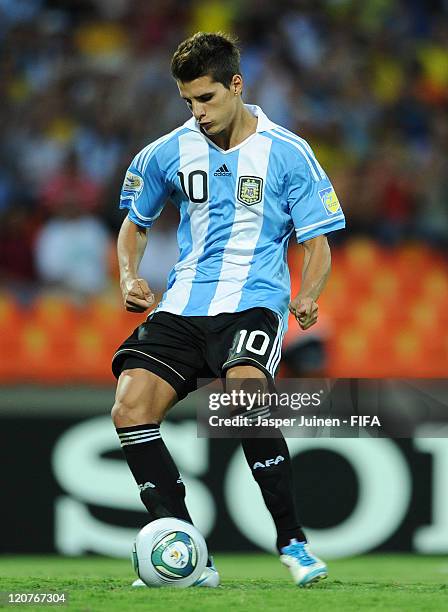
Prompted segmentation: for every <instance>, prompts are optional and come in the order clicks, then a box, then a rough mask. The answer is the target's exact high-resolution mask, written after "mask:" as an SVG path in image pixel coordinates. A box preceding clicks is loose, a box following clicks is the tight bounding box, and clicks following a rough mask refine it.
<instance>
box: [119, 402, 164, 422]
mask: <svg viewBox="0 0 448 612" xmlns="http://www.w3.org/2000/svg"><path fill="white" fill-rule="evenodd" d="M111 416H112V421H113V423H114V425H115V426H116V427H130V426H132V425H140V424H141V423H151V424H159V423H161V422H162V419H163V416H162V415H159V414H156V413H154V411H153V410H151V407H150V406H149V405H148V404H146V403H141V402H130V401H128V400H127V399H126V398H117V399H116V400H115V403H114V405H113V406H112V410H111Z"/></svg>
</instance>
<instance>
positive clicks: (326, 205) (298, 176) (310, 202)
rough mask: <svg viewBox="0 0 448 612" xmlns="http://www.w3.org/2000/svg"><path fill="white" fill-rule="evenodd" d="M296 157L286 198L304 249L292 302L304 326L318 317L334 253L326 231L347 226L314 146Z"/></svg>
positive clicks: (302, 326)
mask: <svg viewBox="0 0 448 612" xmlns="http://www.w3.org/2000/svg"><path fill="white" fill-rule="evenodd" d="M306 151H307V154H306V155H304V156H302V157H299V158H297V159H296V160H295V163H296V165H295V166H294V168H293V169H292V170H291V171H290V172H289V173H288V176H287V200H288V204H289V210H290V214H291V218H292V221H293V223H294V228H295V232H296V236H297V241H298V242H299V243H300V244H302V245H303V247H304V249H305V257H304V262H303V269H302V270H303V271H302V283H301V287H300V291H299V293H298V295H297V296H295V297H294V299H293V300H292V301H291V303H290V304H289V310H290V311H291V312H292V313H293V315H294V316H295V317H296V319H297V321H298V323H299V325H300V327H301V328H302V329H304V330H305V329H308V328H309V327H311V326H312V325H314V324H315V323H316V321H317V317H318V312H319V309H318V306H317V299H318V297H319V295H320V294H321V292H322V290H323V288H324V286H325V283H326V281H327V279H328V276H329V274H330V269H331V253H330V247H329V246H328V242H327V238H326V234H328V233H330V232H333V231H335V230H339V229H342V228H344V227H345V217H344V213H343V212H342V209H341V205H340V203H339V200H338V198H337V195H336V193H335V191H334V189H333V185H332V184H331V183H330V181H329V179H328V177H327V175H326V174H325V172H324V170H323V169H322V168H321V166H320V165H319V163H318V162H317V160H316V158H315V157H314V155H313V153H312V151H311V149H306Z"/></svg>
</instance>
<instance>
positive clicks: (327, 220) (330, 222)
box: [287, 160, 345, 242]
mask: <svg viewBox="0 0 448 612" xmlns="http://www.w3.org/2000/svg"><path fill="white" fill-rule="evenodd" d="M310 163H311V162H310ZM313 170H314V171H313ZM287 185H288V187H287V200H288V205H289V210H290V213H291V218H292V220H293V223H294V228H295V231H296V236H297V242H305V241H306V240H310V239H311V238H315V237H316V236H320V235H322V234H328V233H329V232H333V231H335V230H338V229H343V228H344V227H345V217H344V213H343V212H342V208H341V205H340V203H339V200H338V197H337V195H336V193H335V190H334V189H333V186H332V184H331V183H330V181H329V180H328V177H327V176H326V175H325V173H324V172H323V171H320V172H317V171H316V168H314V167H313V169H311V168H310V167H309V164H308V163H307V161H306V160H303V163H300V164H298V165H297V166H296V167H294V168H293V169H292V170H291V171H290V172H289V173H288V175H287Z"/></svg>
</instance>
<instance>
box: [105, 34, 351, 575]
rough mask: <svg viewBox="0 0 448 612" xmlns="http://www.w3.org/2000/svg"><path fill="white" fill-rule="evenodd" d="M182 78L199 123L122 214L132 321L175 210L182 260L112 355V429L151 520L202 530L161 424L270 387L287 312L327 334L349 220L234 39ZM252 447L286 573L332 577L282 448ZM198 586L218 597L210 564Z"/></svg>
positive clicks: (150, 157)
mask: <svg viewBox="0 0 448 612" xmlns="http://www.w3.org/2000/svg"><path fill="white" fill-rule="evenodd" d="M171 71H172V74H173V76H174V78H175V80H176V82H177V86H178V89H179V92H180V95H181V97H182V98H183V99H184V100H185V102H186V104H187V106H188V108H189V109H190V110H191V112H192V115H193V116H192V118H191V119H190V120H188V121H187V122H186V123H184V124H183V125H181V126H179V127H178V128H176V129H175V130H173V131H172V132H170V133H169V134H166V135H165V136H162V137H161V138H159V139H158V140H156V141H155V142H153V143H151V144H149V145H148V146H147V147H145V148H144V149H143V150H142V151H140V153H138V154H137V155H136V157H135V158H134V160H133V161H132V163H131V165H130V166H129V169H128V171H127V173H126V176H125V179H124V184H123V188H122V193H121V203H120V206H121V208H126V209H128V215H127V217H126V219H125V220H124V222H123V225H122V227H121V229H120V233H119V237H118V259H119V265H120V274H121V280H120V285H121V290H122V293H123V299H124V303H125V307H126V309H127V310H130V311H132V312H144V311H146V310H147V309H148V308H151V306H152V305H153V301H154V297H153V294H152V291H151V289H150V288H149V286H148V284H147V282H146V281H145V280H144V279H142V278H139V274H138V267H139V262H140V260H141V257H142V254H143V252H144V249H145V246H146V243H147V239H148V233H149V229H150V228H151V226H152V224H153V223H154V221H155V220H156V219H157V217H158V216H159V215H160V213H161V211H162V209H163V206H164V204H165V201H166V200H167V199H168V198H169V199H170V200H171V201H172V202H173V203H174V204H175V205H176V206H177V208H178V209H179V213H180V223H179V228H178V232H177V236H178V242H179V250H180V256H179V261H178V262H177V264H176V265H175V266H174V268H173V270H172V272H171V273H170V275H169V278H168V284H167V287H168V288H167V291H166V292H165V293H164V295H163V298H162V300H161V302H160V304H159V305H158V306H157V308H155V309H154V310H152V312H151V313H150V314H149V316H148V318H147V320H146V322H145V323H143V324H141V325H140V326H139V327H138V328H137V329H136V330H135V331H134V333H133V334H132V335H131V336H130V337H129V338H128V339H127V340H126V341H125V342H124V343H123V344H122V345H121V347H120V348H119V349H118V351H117V352H116V354H115V355H114V358H113V371H114V374H115V375H116V376H117V378H118V386H117V393H116V401H115V404H114V407H113V410H112V417H113V422H114V424H115V427H116V430H117V433H118V437H119V439H120V442H121V445H122V448H123V451H124V455H125V457H126V460H127V462H128V465H129V468H130V470H131V471H132V474H133V476H134V478H135V480H136V482H137V484H138V486H139V489H140V495H141V499H142V501H143V504H144V505H145V506H146V508H147V510H148V512H149V515H150V520H154V519H156V518H161V517H164V516H175V517H178V518H181V519H184V520H186V521H191V518H190V515H189V513H188V510H187V507H186V505H185V488H184V485H183V483H182V478H181V477H180V475H179V472H178V470H177V468H176V465H175V463H174V461H173V459H172V457H171V455H170V453H169V451H168V449H167V447H166V446H165V444H164V442H163V440H162V437H161V434H160V430H159V426H160V423H161V422H162V420H163V418H164V416H165V414H166V413H167V411H168V410H169V409H170V408H171V407H172V406H173V405H174V404H175V403H176V402H177V401H179V400H181V399H182V398H184V397H185V396H186V395H187V394H188V393H189V392H191V391H193V390H194V389H195V388H196V385H197V379H198V378H212V377H215V378H216V377H223V378H224V377H225V380H226V385H229V386H232V385H234V386H235V388H238V385H239V382H238V381H242V380H249V381H251V380H252V379H256V380H255V382H256V383H257V384H258V383H260V384H261V383H262V384H272V381H273V379H274V376H275V373H276V370H277V367H278V365H279V361H280V351H281V342H282V336H283V333H284V330H285V320H286V315H287V313H288V305H289V310H290V311H291V312H292V313H293V314H294V315H295V317H296V319H297V321H298V323H299V325H300V327H301V328H302V329H308V328H309V327H310V326H311V325H313V324H314V323H315V322H316V320H317V317H318V306H317V303H316V300H317V298H318V297H319V294H320V293H321V291H322V289H323V287H324V284H325V282H326V280H327V278H328V275H329V272H330V261H331V258H330V250H329V246H328V242H327V239H326V237H325V234H326V233H328V232H331V231H334V230H337V229H341V228H343V227H344V226H345V220H344V215H343V212H342V210H341V207H340V205H339V202H338V199H337V197H336V194H335V192H334V190H333V187H332V185H331V183H330V181H329V180H328V177H327V175H326V174H325V172H324V170H323V169H322V167H321V166H320V165H319V162H318V161H317V160H316V158H315V156H314V154H313V151H312V150H311V148H310V146H309V145H308V143H307V142H305V141H304V140H303V139H302V138H300V137H298V136H296V135H295V134H293V133H292V132H290V131H289V130H287V129H285V128H283V127H281V126H279V125H277V124H275V123H274V122H273V121H271V120H270V119H268V117H267V116H266V115H265V114H264V113H263V111H262V110H261V109H260V108H259V107H257V106H250V105H247V104H244V103H243V101H242V99H241V96H242V92H243V77H242V75H241V71H240V66H239V51H238V48H237V46H236V44H235V43H234V41H233V40H232V39H231V38H230V37H228V36H226V35H221V34H204V33H198V34H195V35H194V36H192V37H191V38H189V39H188V40H185V41H184V42H182V43H181V44H180V45H179V47H178V49H177V51H176V52H175V54H174V56H173V58H172V63H171ZM294 232H295V234H296V237H297V240H298V242H299V243H301V244H302V245H303V247H304V264H303V272H302V283H301V288H300V291H299V293H298V295H296V296H295V297H294V298H293V299H292V301H291V302H289V299H290V284H289V271H288V267H287V264H286V250H287V247H288V242H289V238H290V236H291V235H292V234H293V233H294ZM154 265H155V266H157V261H154ZM261 409H263V408H261ZM242 446H243V450H244V454H245V457H246V459H247V462H248V465H249V468H250V469H251V470H252V474H253V476H254V478H255V480H256V482H257V483H258V485H259V487H260V489H261V493H262V495H263V498H264V501H265V503H266V506H267V508H268V510H269V512H270V513H271V515H272V518H273V521H274V524H275V527H276V530H277V549H278V551H279V554H280V559H281V561H282V562H283V563H284V564H285V565H286V566H288V567H289V568H290V570H291V573H292V576H293V579H294V581H295V582H296V584H298V585H300V586H305V585H308V584H310V583H312V582H314V581H316V580H318V579H320V578H323V577H325V576H326V575H327V568H326V566H325V564H324V563H323V562H322V561H321V560H320V559H318V558H317V557H315V556H314V555H313V554H312V553H311V551H310V550H309V547H308V543H307V540H306V536H305V534H304V532H303V530H302V528H301V526H300V524H299V521H298V518H297V514H296V511H295V507H294V496H293V488H292V470H291V460H290V456H289V453H288V448H287V445H286V443H285V440H284V438H283V436H281V435H280V436H277V437H271V438H262V437H253V438H244V439H242ZM278 457H281V458H282V459H281V460H279V461H275V462H273V461H269V460H270V459H271V460H272V459H275V458H278ZM260 465H262V466H263V468H262V469H261V468H260ZM138 583H139V581H136V584H138ZM198 584H201V585H202V586H217V584H219V575H218V572H217V570H216V569H215V568H214V566H213V563H212V562H209V566H208V567H207V568H206V570H205V572H204V574H203V576H202V577H201V578H200V580H199V581H198Z"/></svg>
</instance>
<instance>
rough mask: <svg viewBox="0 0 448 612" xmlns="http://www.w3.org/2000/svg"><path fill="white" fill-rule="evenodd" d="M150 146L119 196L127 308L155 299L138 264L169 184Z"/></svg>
mask: <svg viewBox="0 0 448 612" xmlns="http://www.w3.org/2000/svg"><path fill="white" fill-rule="evenodd" d="M151 149H152V147H151V146H149V147H146V148H145V149H143V151H141V152H140V153H139V154H138V155H137V156H136V157H135V158H134V160H133V162H132V164H131V165H130V166H129V168H128V171H127V172H126V176H125V179H124V183H123V187H122V189H121V196H120V208H126V209H127V210H128V216H127V217H126V219H125V220H124V221H123V224H122V226H121V229H120V233H119V235H118V242H117V252H118V264H119V268H120V288H121V292H122V295H123V301H124V305H125V308H126V310H129V311H131V312H144V311H145V310H147V309H148V308H150V307H151V306H152V305H153V303H154V295H153V293H152V291H151V289H150V288H149V286H148V283H147V282H146V281H145V279H143V278H140V277H139V276H138V268H139V265H140V262H141V260H142V257H143V253H144V252H145V248H146V245H147V242H148V229H149V228H150V227H151V226H152V224H153V223H154V221H155V220H156V219H157V217H158V216H159V215H160V213H161V212H162V209H163V206H164V204H165V201H166V199H167V196H168V185H167V184H166V181H165V177H164V175H163V173H162V172H161V170H160V167H159V164H158V162H157V158H156V155H155V153H154V151H152V150H151Z"/></svg>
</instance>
